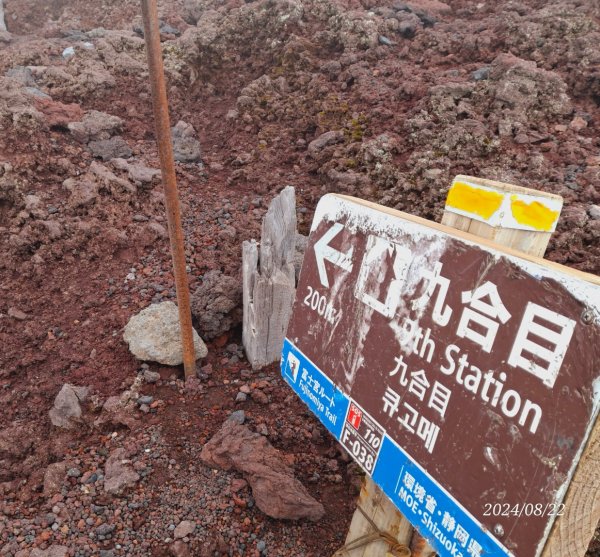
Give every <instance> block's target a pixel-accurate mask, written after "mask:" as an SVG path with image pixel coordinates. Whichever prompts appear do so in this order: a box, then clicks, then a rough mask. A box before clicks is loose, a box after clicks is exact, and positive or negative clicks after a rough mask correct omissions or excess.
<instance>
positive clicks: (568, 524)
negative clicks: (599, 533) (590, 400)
mask: <svg viewBox="0 0 600 557" xmlns="http://www.w3.org/2000/svg"><path fill="white" fill-rule="evenodd" d="M563 503H564V505H565V507H564V514H563V515H562V516H559V517H557V519H556V521H555V523H554V526H553V527H552V531H551V532H550V536H549V538H548V541H547V542H546V546H545V547H544V552H543V553H542V557H564V556H565V555H569V556H573V557H583V556H584V555H585V554H586V551H587V548H588V546H589V543H590V540H591V539H592V538H593V537H594V532H595V530H596V528H597V525H598V523H599V522H600V420H597V421H596V425H595V426H594V429H593V430H592V433H591V435H590V438H589V440H588V443H587V446H586V448H585V450H584V452H583V455H582V457H581V460H580V461H579V464H578V466H577V469H576V470H575V475H574V476H573V480H572V481H571V485H570V486H569V489H568V491H567V495H566V497H565V499H564V501H563Z"/></svg>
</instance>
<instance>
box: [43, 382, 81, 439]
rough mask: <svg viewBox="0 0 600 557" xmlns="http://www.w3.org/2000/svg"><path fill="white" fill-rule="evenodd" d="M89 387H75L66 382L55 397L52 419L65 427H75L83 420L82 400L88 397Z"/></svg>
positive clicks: (58, 425) (56, 424) (51, 412)
mask: <svg viewBox="0 0 600 557" xmlns="http://www.w3.org/2000/svg"><path fill="white" fill-rule="evenodd" d="M88 391H89V388H88V387H75V386H74V385H70V384H69V383H65V384H64V385H63V386H62V389H61V390H60V391H59V393H58V394H57V395H56V398H55V399H54V406H53V407H52V408H51V409H50V412H49V414H50V420H51V421H52V423H53V424H54V425H55V426H57V427H61V428H63V429H73V428H74V427H76V426H77V425H78V423H79V422H81V414H82V412H81V405H80V403H81V402H84V401H85V399H86V398H87V395H88Z"/></svg>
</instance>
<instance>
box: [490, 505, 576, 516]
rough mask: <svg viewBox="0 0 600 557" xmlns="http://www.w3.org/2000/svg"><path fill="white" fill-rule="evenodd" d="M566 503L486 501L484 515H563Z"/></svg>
mask: <svg viewBox="0 0 600 557" xmlns="http://www.w3.org/2000/svg"><path fill="white" fill-rule="evenodd" d="M564 512H565V505H564V503H561V504H556V503H515V504H514V505H511V504H510V503H484V512H483V516H562V515H563V513H564Z"/></svg>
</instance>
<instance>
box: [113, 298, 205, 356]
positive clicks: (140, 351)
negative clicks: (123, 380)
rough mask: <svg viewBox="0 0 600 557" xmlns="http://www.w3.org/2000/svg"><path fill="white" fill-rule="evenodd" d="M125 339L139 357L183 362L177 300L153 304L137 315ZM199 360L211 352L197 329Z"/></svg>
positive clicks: (133, 352) (127, 326) (196, 347)
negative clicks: (175, 302)
mask: <svg viewBox="0 0 600 557" xmlns="http://www.w3.org/2000/svg"><path fill="white" fill-rule="evenodd" d="M123 340H125V342H127V344H129V350H130V351H131V353H132V354H133V355H134V356H135V357H136V358H137V359H138V360H145V361H152V362H158V363H161V364H165V365H169V366H177V365H180V364H181V363H182V362H183V347H182V343H181V329H180V327H179V312H178V310H177V306H176V305H175V304H174V303H173V302H161V303H160V304H152V305H150V306H148V307H147V308H145V309H143V310H142V311H140V312H139V313H138V314H137V315H134V316H133V317H132V318H131V319H130V320H129V323H127V325H126V326H125V331H124V333H123ZM194 349H195V351H196V359H199V358H204V357H205V356H206V355H207V354H208V349H207V348H206V344H204V342H203V340H202V339H201V338H200V336H199V335H198V333H197V332H196V331H195V330H194Z"/></svg>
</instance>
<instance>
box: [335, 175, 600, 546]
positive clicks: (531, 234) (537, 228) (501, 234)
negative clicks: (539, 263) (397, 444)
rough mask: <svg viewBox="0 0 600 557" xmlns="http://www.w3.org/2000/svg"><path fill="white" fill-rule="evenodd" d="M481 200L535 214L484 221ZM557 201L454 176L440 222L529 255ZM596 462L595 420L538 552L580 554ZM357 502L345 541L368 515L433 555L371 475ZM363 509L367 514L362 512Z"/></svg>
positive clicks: (598, 434)
mask: <svg viewBox="0 0 600 557" xmlns="http://www.w3.org/2000/svg"><path fill="white" fill-rule="evenodd" d="M479 186H483V188H479ZM486 202H493V203H496V204H501V203H503V202H506V203H511V202H512V203H523V207H524V213H527V207H530V208H531V207H535V208H537V209H538V213H539V214H538V215H533V214H531V213H529V214H525V216H524V220H527V219H529V220H528V221H527V222H528V223H530V224H528V225H526V227H519V228H513V227H511V226H510V225H509V224H507V223H505V222H489V221H488V222H485V220H486V219H485V218H484V217H485V213H483V217H482V210H481V206H482V205H484V206H485V203H486ZM561 207H562V198H561V197H560V196H557V195H553V194H549V193H545V192H541V191H537V190H533V189H529V188H522V187H519V186H514V185H512V184H504V183H501V182H496V181H493V180H485V179H481V178H473V177H468V176H457V177H456V178H455V180H454V182H453V184H452V187H451V189H450V191H449V193H448V197H447V199H446V205H445V207H444V215H443V217H442V224H445V225H446V226H450V227H452V228H456V229H458V230H462V231H464V232H469V233H470V234H473V235H475V236H479V237H482V238H486V239H489V240H492V241H494V242H495V243H497V244H500V245H502V246H506V247H509V248H513V249H516V250H519V251H522V252H524V253H527V254H529V255H535V256H538V257H543V255H544V253H545V251H546V247H547V246H548V242H549V241H550V237H551V235H552V228H551V226H549V225H548V222H549V221H548V220H546V219H544V217H545V216H547V214H548V213H549V212H550V211H553V212H554V213H556V210H558V213H557V214H554V218H553V219H552V220H553V222H554V223H556V221H557V220H558V214H560V208H561ZM544 209H546V211H545V210H544ZM470 213H472V214H470ZM598 462H600V427H599V426H598V425H597V426H596V427H595V429H594V431H593V432H592V435H591V437H590V441H589V443H588V451H586V453H584V456H583V457H582V460H581V462H580V464H579V467H578V469H577V472H576V475H575V477H574V479H573V483H572V485H571V489H570V490H569V492H568V494H567V498H566V500H565V502H566V507H565V509H566V512H565V516H564V517H562V520H561V517H559V518H558V520H557V521H556V523H555V525H554V528H553V531H552V534H551V537H550V539H549V541H548V543H547V545H546V549H545V551H544V554H543V557H563V556H564V555H573V556H575V555H578V556H579V555H581V556H583V555H584V554H585V551H586V549H587V544H588V543H589V540H590V539H591V537H592V535H593V532H594V528H595V527H596V523H597V521H598V518H600V501H599V500H598V498H590V497H589V494H587V493H586V486H589V484H590V483H592V484H593V485H594V486H595V489H596V490H600V472H599V471H598ZM583 493H586V495H585V498H584V497H582V495H583ZM586 502H587V503H588V506H591V507H595V508H587V507H586V504H585V503H586ZM358 507H359V508H357V509H356V511H355V512H354V516H353V517H352V522H351V524H350V529H349V531H348V535H347V537H346V546H348V545H350V544H351V543H352V542H353V541H354V540H356V539H357V538H360V537H361V536H365V535H366V534H367V533H369V532H372V531H373V527H372V526H371V524H370V521H372V522H373V523H374V524H375V525H377V528H378V529H379V530H381V531H383V532H387V533H389V534H391V535H392V536H394V537H395V538H396V540H397V542H398V544H403V545H405V546H407V547H408V548H410V550H411V552H410V553H408V555H411V556H412V557H430V556H433V555H435V550H434V549H433V548H432V547H431V546H430V545H429V544H428V543H426V544H425V547H422V544H412V543H411V541H412V538H413V537H414V536H418V535H419V534H418V532H416V531H413V528H412V526H411V524H410V522H409V521H408V519H407V518H406V517H405V516H404V515H402V513H400V511H398V509H396V507H395V506H394V504H393V503H392V502H391V501H390V500H389V499H388V498H387V496H386V495H385V494H384V493H383V492H382V491H381V489H379V487H377V485H376V484H375V482H374V481H373V480H372V479H371V478H370V477H365V479H364V481H363V485H362V489H361V492H360V495H359V500H358ZM361 509H362V511H361ZM365 514H366V515H367V516H368V517H369V519H370V520H369V519H367V518H366V516H365ZM587 517H589V518H587ZM573 528H575V529H576V531H575V532H573V531H572V529H573ZM586 536H587V537H586ZM419 537H420V536H419ZM567 543H568V547H567V545H566V544H567ZM574 543H578V545H577V551H573V549H574V547H573V544H574ZM415 545H419V547H415ZM336 555H338V554H336ZM339 555H345V556H346V557H402V555H403V554H401V553H397V552H394V551H393V550H392V551H390V546H389V544H388V543H386V542H385V541H384V540H383V539H382V540H381V541H379V542H375V543H370V544H366V545H364V546H362V547H360V548H357V549H350V550H346V551H344V552H342V553H339Z"/></svg>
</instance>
